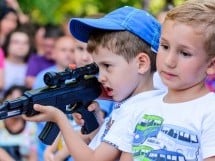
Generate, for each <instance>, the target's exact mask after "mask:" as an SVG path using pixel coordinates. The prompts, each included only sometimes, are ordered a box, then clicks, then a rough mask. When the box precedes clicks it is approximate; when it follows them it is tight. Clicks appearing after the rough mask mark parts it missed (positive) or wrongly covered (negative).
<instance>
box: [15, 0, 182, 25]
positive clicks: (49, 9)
mask: <svg viewBox="0 0 215 161" xmlns="http://www.w3.org/2000/svg"><path fill="white" fill-rule="evenodd" d="M18 1H19V3H20V6H21V8H22V10H23V12H24V13H26V14H27V15H29V16H30V18H31V20H32V21H33V22H35V23H38V24H47V23H52V24H60V23H62V22H63V21H64V20H65V18H71V17H83V16H88V15H94V14H98V13H107V12H110V11H112V10H113V9H116V8H118V7H121V6H125V5H130V6H134V7H137V8H144V9H146V8H147V9H148V10H149V11H150V12H151V13H152V14H154V15H156V14H157V13H158V12H160V11H161V10H162V9H163V8H165V6H166V5H167V3H169V2H170V0H18ZM184 1H185V0H172V1H171V3H173V5H178V4H180V3H182V2H184ZM146 4H147V5H148V6H145V5H146Z"/></svg>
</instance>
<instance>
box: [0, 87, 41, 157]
mask: <svg viewBox="0 0 215 161" xmlns="http://www.w3.org/2000/svg"><path fill="white" fill-rule="evenodd" d="M26 90H28V89H27V88H26V87H25V86H19V85H14V86H11V87H10V88H9V89H8V90H7V91H6V92H5V95H4V100H14V99H16V98H18V97H20V96H22V95H23V93H24V92H25V91H26ZM36 128H37V127H36V124H35V123H31V122H26V121H25V120H23V118H22V117H21V116H15V117H11V118H7V119H5V120H1V121H0V148H2V149H4V150H5V151H6V152H7V153H8V154H9V155H10V156H11V157H12V158H13V159H14V160H15V161H24V160H25V161H37V142H36V140H37V139H36V138H37V135H36ZM1 157H2V156H1V155H0V160H1ZM3 159H4V158H3Z"/></svg>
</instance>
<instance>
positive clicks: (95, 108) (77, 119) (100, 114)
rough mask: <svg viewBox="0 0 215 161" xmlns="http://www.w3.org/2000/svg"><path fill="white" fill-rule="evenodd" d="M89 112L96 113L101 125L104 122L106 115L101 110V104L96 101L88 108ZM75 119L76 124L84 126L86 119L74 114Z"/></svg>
mask: <svg viewBox="0 0 215 161" xmlns="http://www.w3.org/2000/svg"><path fill="white" fill-rule="evenodd" d="M87 109H88V111H90V112H94V114H95V116H96V118H97V121H98V123H99V125H101V124H102V123H103V121H104V114H103V111H102V110H101V109H100V107H99V104H98V103H97V102H96V101H93V102H92V103H91V104H90V105H89V106H88V108H87ZM72 117H73V119H74V120H75V122H76V123H77V124H78V125H80V126H83V125H84V119H83V118H82V116H81V114H80V113H77V112H74V113H73V114H72Z"/></svg>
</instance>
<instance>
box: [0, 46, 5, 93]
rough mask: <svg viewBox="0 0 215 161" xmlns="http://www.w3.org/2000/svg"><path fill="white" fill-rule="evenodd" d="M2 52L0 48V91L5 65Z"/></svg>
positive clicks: (2, 84)
mask: <svg viewBox="0 0 215 161" xmlns="http://www.w3.org/2000/svg"><path fill="white" fill-rule="evenodd" d="M4 61H5V57H4V52H3V50H2V49H1V48H0V91H1V90H3V88H4V65H5V62H4Z"/></svg>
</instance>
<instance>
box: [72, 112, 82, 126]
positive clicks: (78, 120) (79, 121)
mask: <svg viewBox="0 0 215 161" xmlns="http://www.w3.org/2000/svg"><path fill="white" fill-rule="evenodd" d="M72 117H73V119H74V120H75V122H76V123H77V124H78V125H80V126H82V125H84V120H83V119H82V116H81V114H79V113H73V114H72Z"/></svg>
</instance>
